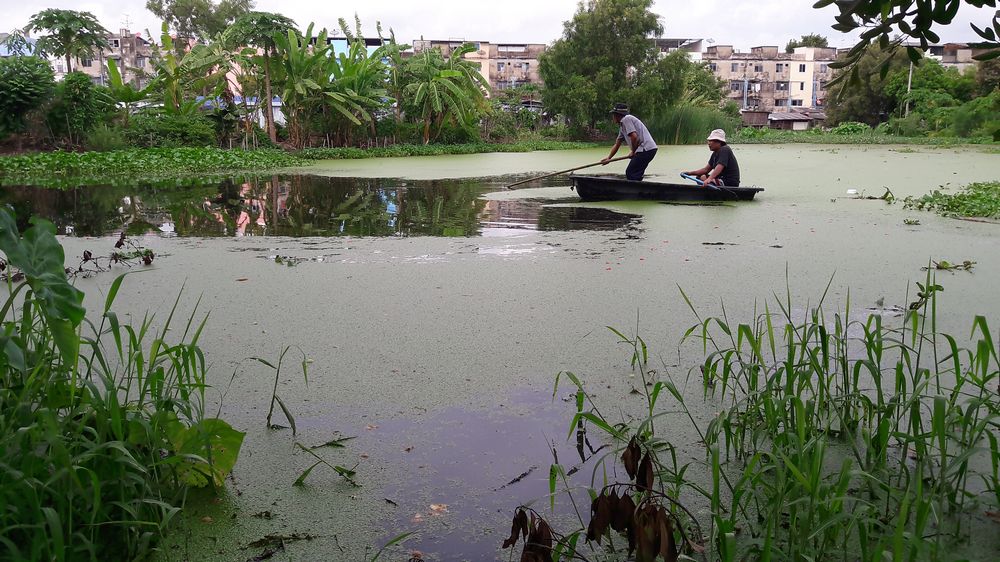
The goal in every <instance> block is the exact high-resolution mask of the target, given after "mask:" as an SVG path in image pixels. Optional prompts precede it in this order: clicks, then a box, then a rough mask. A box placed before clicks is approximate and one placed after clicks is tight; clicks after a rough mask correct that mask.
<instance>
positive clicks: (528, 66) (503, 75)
mask: <svg viewBox="0 0 1000 562" xmlns="http://www.w3.org/2000/svg"><path fill="white" fill-rule="evenodd" d="M465 43H472V45H473V46H474V47H475V48H476V50H474V51H472V52H470V53H466V54H465V56H464V57H463V58H464V59H465V60H467V61H470V62H473V63H476V64H478V65H479V73H480V74H482V75H483V78H485V79H486V81H487V82H488V83H489V85H490V88H491V89H493V90H504V89H509V88H516V87H518V86H523V85H526V84H537V85H539V86H541V85H542V79H541V76H539V74H538V57H540V56H541V54H542V53H544V52H545V49H546V45H544V44H542V43H491V42H489V41H465V40H463V39H449V40H424V39H416V40H414V41H413V52H414V54H416V53H420V52H423V51H425V50H427V49H439V50H440V51H441V54H442V55H444V56H445V57H448V56H451V53H452V51H454V50H455V49H457V48H459V47H461V46H462V45H464V44H465Z"/></svg>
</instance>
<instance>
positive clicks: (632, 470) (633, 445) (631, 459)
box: [622, 436, 642, 480]
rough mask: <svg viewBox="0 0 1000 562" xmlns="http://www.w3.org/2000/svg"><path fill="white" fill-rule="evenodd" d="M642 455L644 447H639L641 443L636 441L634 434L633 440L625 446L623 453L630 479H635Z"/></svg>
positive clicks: (623, 460)
mask: <svg viewBox="0 0 1000 562" xmlns="http://www.w3.org/2000/svg"><path fill="white" fill-rule="evenodd" d="M641 455H642V449H641V448H640V447H639V443H637V442H636V440H635V436H633V437H632V440H631V441H629V442H628V447H625V452H624V453H622V464H624V465H625V473H626V474H628V477H629V480H633V479H635V475H636V472H637V470H638V468H639V457H640V456H641Z"/></svg>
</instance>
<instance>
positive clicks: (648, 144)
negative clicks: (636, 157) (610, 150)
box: [618, 115, 656, 152]
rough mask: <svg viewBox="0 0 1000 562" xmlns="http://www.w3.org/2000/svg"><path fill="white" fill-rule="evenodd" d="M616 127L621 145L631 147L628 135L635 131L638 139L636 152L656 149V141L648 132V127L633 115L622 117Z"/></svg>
mask: <svg viewBox="0 0 1000 562" xmlns="http://www.w3.org/2000/svg"><path fill="white" fill-rule="evenodd" d="M618 127H619V131H618V138H620V139H622V144H623V145H625V146H627V147H630V148H631V146H632V140H631V139H630V138H629V135H631V134H632V133H635V134H636V136H637V137H638V140H639V146H637V147H636V149H635V151H636V152H646V151H647V150H654V149H656V143H655V142H654V141H653V136H652V135H650V134H649V129H647V128H646V125H644V124H643V123H642V121H639V119H638V118H637V117H636V116H635V115H626V116H624V117H622V120H621V123H619V124H618Z"/></svg>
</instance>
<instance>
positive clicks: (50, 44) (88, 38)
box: [24, 8, 111, 73]
mask: <svg viewBox="0 0 1000 562" xmlns="http://www.w3.org/2000/svg"><path fill="white" fill-rule="evenodd" d="M24 30H25V32H30V31H42V30H45V31H48V32H49V34H48V35H45V36H43V37H40V38H39V39H38V48H39V49H40V50H42V51H43V52H46V53H51V54H53V55H56V56H64V57H66V72H67V73H68V72H72V70H73V69H72V68H71V67H70V60H71V59H72V58H73V57H75V58H77V59H81V58H89V57H93V56H94V50H95V49H103V48H106V47H108V46H109V45H108V40H107V35H109V34H110V33H111V32H110V31H108V30H107V29H105V28H104V26H102V25H101V24H100V23H98V21H97V18H95V17H94V14H91V13H90V12H76V11H73V10H59V9H56V8H49V9H48V10H42V11H41V12H38V13H37V14H35V15H33V16H31V19H30V20H28V26H27V27H25V28H24Z"/></svg>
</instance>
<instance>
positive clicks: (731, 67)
mask: <svg viewBox="0 0 1000 562" xmlns="http://www.w3.org/2000/svg"><path fill="white" fill-rule="evenodd" d="M739 68H740V63H738V62H734V63H733V64H731V65H729V71H730V72H736V71H737V70H739Z"/></svg>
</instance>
